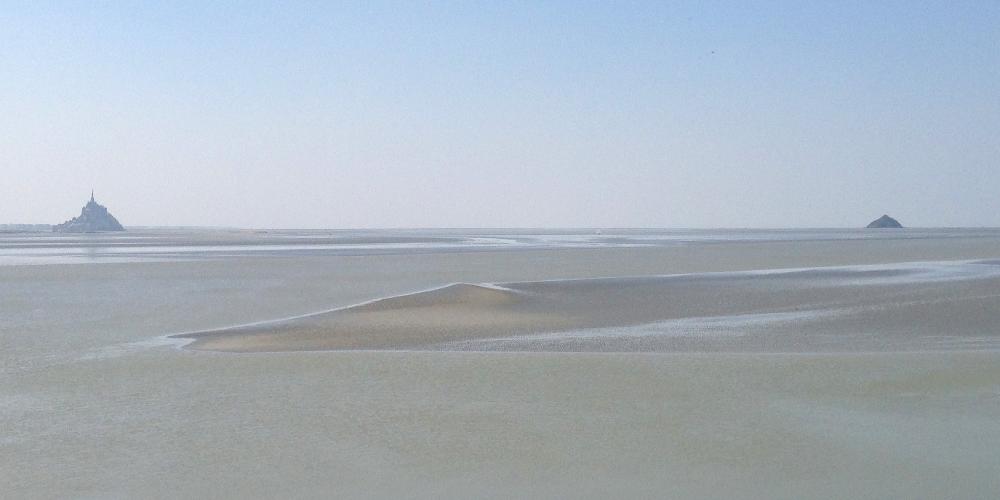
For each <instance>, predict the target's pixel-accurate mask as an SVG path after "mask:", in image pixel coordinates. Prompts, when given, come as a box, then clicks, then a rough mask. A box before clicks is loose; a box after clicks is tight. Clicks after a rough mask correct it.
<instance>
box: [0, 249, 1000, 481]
mask: <svg viewBox="0 0 1000 500" xmlns="http://www.w3.org/2000/svg"><path fill="white" fill-rule="evenodd" d="M605 233H607V234H600V235H595V234H593V233H592V232H580V231H568V230H567V231H424V232H421V231H395V232H393V231H368V232H279V233H274V232H268V233H261V232H244V231H186V232H185V231H157V230H148V231H137V232H129V233H126V234H125V235H121V236H111V237H106V236H96V237H94V236H83V237H65V238H57V237H53V236H51V235H5V236H2V237H0V340H2V342H3V346H4V349H3V352H2V360H3V364H2V367H0V370H2V371H0V373H2V376H3V380H4V384H2V387H0V423H2V426H0V427H2V428H3V429H4V432H3V434H2V435H0V484H3V485H5V486H4V491H5V492H7V493H8V494H10V495H12V496H14V497H99V498H100V497H111V498H117V497H178V496H195V497H205V496H216V497H245V496H247V495H251V496H288V495H291V496H331V495H339V496H356V497H371V496H406V497H440V496H472V497H497V498H500V497H510V496H522V497H523V496H545V497H552V496H557V497H592V498H601V497H608V496H622V495H624V496H632V497H678V496H705V497H720V496H727V497H736V498H803V497H825V498H844V497H853V498H886V497H894V498H935V497H962V498H990V497H993V496H994V495H995V493H996V491H1000V480H998V479H997V477H998V474H997V473H996V471H998V470H1000V452H998V451H997V446H996V443H1000V424H998V423H997V422H1000V351H998V350H997V347H998V344H997V340H998V339H1000V327H998V326H997V325H1000V307H998V306H1000V260H998V259H1000V231H994V230H925V231H921V230H906V231H902V232H889V233H886V232H878V231H875V232H872V231H847V230H844V231H828V230H818V231H715V232H712V231H638V230H637V231H619V232H610V231H605ZM178 334H180V335H181V337H176V336H177V335H178ZM233 351H236V352H233ZM279 351H280V352H279ZM310 351H312V352H310Z"/></svg>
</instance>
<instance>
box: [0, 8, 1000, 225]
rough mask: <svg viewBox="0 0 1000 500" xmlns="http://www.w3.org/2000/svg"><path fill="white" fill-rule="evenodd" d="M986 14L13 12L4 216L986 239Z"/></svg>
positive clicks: (0, 28) (2, 156)
mask: <svg viewBox="0 0 1000 500" xmlns="http://www.w3.org/2000/svg"><path fill="white" fill-rule="evenodd" d="M998 42H1000V3H996V2H985V1H983V2H965V3H950V2H879V3H878V5H870V4H867V3H863V2H861V3H853V4H848V3H828V4H821V3H809V4H808V5H805V4H804V3H799V2H782V3H769V4H758V5H741V6H736V5H725V4H721V3H720V4H715V3H713V4H705V3H703V2H690V3H682V4H676V5H671V6H666V5H661V4H659V3H643V2H638V3H633V4H629V5H614V6H611V5H602V4H598V3H587V4H582V3H570V2H551V3H539V4H531V3H523V4H516V5H514V4H503V5H500V4H488V3H467V4H433V5H412V4H408V3H371V4H369V3H365V4H364V5H351V6H348V5H341V4H338V5H326V4H324V3H323V2H318V3H312V2H280V3H278V2H273V3H268V2H240V3H236V2H233V3H226V2H220V3H216V4H212V5H203V4H202V3H200V2H173V3H170V4H168V5H157V4H146V5H143V4H117V3H101V4H85V3H72V2H53V3H47V4H42V3H28V2H25V3H17V4H10V5H7V6H5V8H4V9H3V10H2V11H0V75H2V76H0V113H2V114H3V116H4V117H5V118H4V120H3V121H0V167H2V169H3V170H2V179H3V181H4V182H3V183H0V223H45V224H55V223H59V222H62V221H64V220H66V219H68V218H70V217H72V216H75V215H77V214H78V213H79V210H80V207H81V206H82V205H83V204H84V203H85V202H86V200H87V199H88V198H89V195H90V190H91V189H94V190H95V191H96V198H97V201H98V202H99V203H102V204H104V205H106V206H107V207H108V208H109V209H110V210H111V212H112V213H113V214H115V215H116V216H117V217H118V218H119V220H121V222H122V223H123V224H124V225H125V226H164V225H178V226H228V227H255V228H362V227H392V228H398V227H705V228H717V227H863V226H864V225H865V224H867V223H868V222H869V221H871V220H872V219H874V218H876V217H878V216H880V215H882V214H886V213H887V214H889V215H892V216H893V217H896V218H898V219H900V221H901V222H902V223H903V224H904V225H907V226H919V227H934V226H950V227H956V226H1000V201H998V199H1000V197H998V196H997V193H998V192H1000V168H998V167H1000V165H998V158H1000V43H998Z"/></svg>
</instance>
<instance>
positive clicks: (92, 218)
mask: <svg viewBox="0 0 1000 500" xmlns="http://www.w3.org/2000/svg"><path fill="white" fill-rule="evenodd" d="M52 230H53V231H55V232H57V233H96V232H103V231H124V230H125V228H124V227H122V225H121V224H120V223H119V222H118V219H115V216H113V215H111V212H108V209H107V207H105V206H104V205H99V204H98V203H97V202H96V201H94V192H93V191H91V192H90V201H89V202H87V204H86V205H84V207H83V210H82V211H80V216H79V217H74V218H72V219H70V220H68V221H66V222H63V223H62V224H59V225H58V226H52Z"/></svg>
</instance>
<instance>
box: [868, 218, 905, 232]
mask: <svg viewBox="0 0 1000 500" xmlns="http://www.w3.org/2000/svg"><path fill="white" fill-rule="evenodd" d="M902 228H903V225H902V224H900V223H899V221H898V220H896V219H893V218H892V217H889V216H888V215H883V216H882V217H879V218H878V219H875V220H873V221H872V222H871V224H868V229H902Z"/></svg>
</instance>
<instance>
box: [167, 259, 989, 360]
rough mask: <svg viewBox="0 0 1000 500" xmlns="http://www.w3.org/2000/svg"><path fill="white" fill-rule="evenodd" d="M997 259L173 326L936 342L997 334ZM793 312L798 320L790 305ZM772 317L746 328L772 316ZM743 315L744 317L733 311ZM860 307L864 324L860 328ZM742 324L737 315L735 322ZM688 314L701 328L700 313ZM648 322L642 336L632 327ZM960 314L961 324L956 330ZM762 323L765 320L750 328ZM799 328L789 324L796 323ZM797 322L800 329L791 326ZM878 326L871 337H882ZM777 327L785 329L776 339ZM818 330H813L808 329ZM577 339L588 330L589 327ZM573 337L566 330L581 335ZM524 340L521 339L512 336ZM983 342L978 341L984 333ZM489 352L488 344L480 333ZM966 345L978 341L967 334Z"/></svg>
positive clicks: (592, 283)
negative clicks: (684, 328)
mask: <svg viewBox="0 0 1000 500" xmlns="http://www.w3.org/2000/svg"><path fill="white" fill-rule="evenodd" d="M997 290H1000V265H997V263H996V262H994V261H954V262H916V263H897V264H891V265H876V266H845V267H831V268H815V269H790V270H766V271H741V272H722V273H694V274H681V275H666V276H645V277H634V278H630V277H624V278H597V279H573V280H548V281H538V282H519V283H501V284H497V285H484V284H469V283H459V284H451V285H446V286H443V287H440V288H436V289H432V290H426V291H418V292H414V293H411V294H404V295H400V296H395V297H388V298H385V299H379V300H374V301H370V302H367V303H364V304H360V305H357V306H352V307H346V308H343V309H338V310H333V311H329V312H325V313H320V314H314V315H308V316H306V317H300V318H295V319H291V320H284V321H274V322H265V323H259V324H253V325H248V326H237V327H232V328H226V329H221V330H213V331H207V332H195V333H190V334H184V335H179V336H178V337H180V338H188V339H193V342H192V343H191V344H190V346H189V347H191V348H193V349H200V350H216V351H232V352H260V351H303V350H319V351H323V350H339V349H389V350H392V349H403V350H407V349H429V350H436V349H442V348H443V349H448V348H449V347H451V348H454V347H461V348H464V349H469V348H470V346H473V345H474V344H470V343H466V344H465V345H464V346H463V345H462V342H472V341H476V340H486V339H507V340H509V341H513V342H508V343H507V344H506V347H505V349H508V350H509V349H513V350H543V351H545V350H567V349H570V350H584V351H586V350H612V351H673V350H692V349H694V350H697V349H698V348H699V346H700V347H701V348H702V349H705V350H736V351H743V350H750V351H779V352H786V351H802V350H843V351H854V350H869V349H874V350H883V349H889V350H915V349H916V350H919V349H927V348H934V347H935V346H936V345H940V344H935V342H936V341H935V340H932V339H935V338H937V339H938V340H940V338H941V337H942V335H941V333H942V332H941V331H939V330H935V329H934V328H935V327H940V326H941V325H940V322H935V321H934V318H951V319H952V320H956V319H959V317H961V319H962V320H961V321H952V322H951V323H949V325H950V328H949V330H948V331H947V332H946V333H945V335H943V337H944V338H946V339H947V340H948V341H949V342H951V343H954V342H956V339H958V340H957V341H959V342H960V341H961V339H963V338H966V339H979V343H980V345H982V346H985V347H989V346H992V345H993V342H994V340H997V339H998V338H1000V332H997V331H996V329H995V328H993V327H992V325H994V324H997V321H998V320H1000V313H997V311H1000V307H998V306H1000V294H998V293H997V292H996V291H997ZM789 313H793V314H795V315H796V316H795V317H796V320H795V321H788V320H787V317H786V316H780V315H787V314H789ZM774 315H779V316H777V318H782V321H773V322H772V323H773V324H770V325H768V326H769V327H768V328H764V329H755V328H753V327H752V326H753V325H754V324H759V323H760V321H761V320H767V319H768V318H771V319H774V318H776V316H774ZM720 318H721V319H725V320H726V321H729V322H731V323H733V324H732V325H731V327H730V329H731V330H732V331H733V332H734V333H735V334H736V335H732V336H726V337H721V338H720V337H715V336H711V335H706V336H702V337H699V336H698V335H685V336H678V335H675V334H672V333H673V332H671V331H669V329H665V330H664V331H663V332H662V335H656V332H655V331H653V332H652V333H651V329H650V325H654V326H655V324H656V323H657V322H664V321H669V320H700V321H702V322H712V321H715V323H718V321H719V320H720ZM735 318H739V319H740V321H735V322H733V321H734V319H735ZM858 318H864V324H865V325H868V326H867V328H868V331H869V332H871V335H868V336H867V337H866V336H865V335H864V334H865V333H866V332H865V331H864V330H859V329H858V328H857V323H858ZM741 321H742V323H741ZM689 324H695V325H697V322H694V323H692V322H691V321H689ZM640 325H644V326H645V328H646V329H645V333H644V334H643V338H644V341H643V342H636V341H635V339H634V337H635V335H634V334H630V333H629V331H628V330H627V327H635V326H640ZM961 325H966V327H964V328H963V327H962V326H961ZM615 327H621V328H626V329H624V330H621V331H620V333H619V334H618V335H603V336H602V338H600V339H599V341H598V342H597V343H596V344H595V342H594V341H592V339H591V341H589V342H584V341H580V342H575V343H574V342H563V343H562V345H561V347H559V346H554V344H553V343H552V342H548V343H546V342H541V343H539V342H534V343H532V342H531V340H537V338H533V337H532V336H533V335H537V334H540V333H547V334H552V337H551V338H550V340H552V339H558V335H557V334H558V333H559V332H580V331H584V332H586V331H588V330H596V329H604V330H607V329H609V328H615ZM756 330H762V331H759V332H758V331H756ZM792 330H794V332H793V331H792ZM793 333H796V334H793ZM876 333H877V335H876ZM777 334H785V335H783V337H782V338H781V339H780V341H776V340H775V336H776V335H777ZM813 334H816V335H813ZM583 337H586V336H585V335H584V336H583ZM583 337H580V336H576V337H571V338H577V339H580V338H583ZM519 338H523V339H525V342H524V343H523V344H522V345H520V346H518V345H517V342H516V341H517V339H519ZM984 339H985V340H984ZM478 345H479V347H480V348H481V349H483V350H490V349H491V348H490V345H489V344H487V343H483V344H478ZM966 345H969V346H972V345H975V342H967V344H966Z"/></svg>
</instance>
